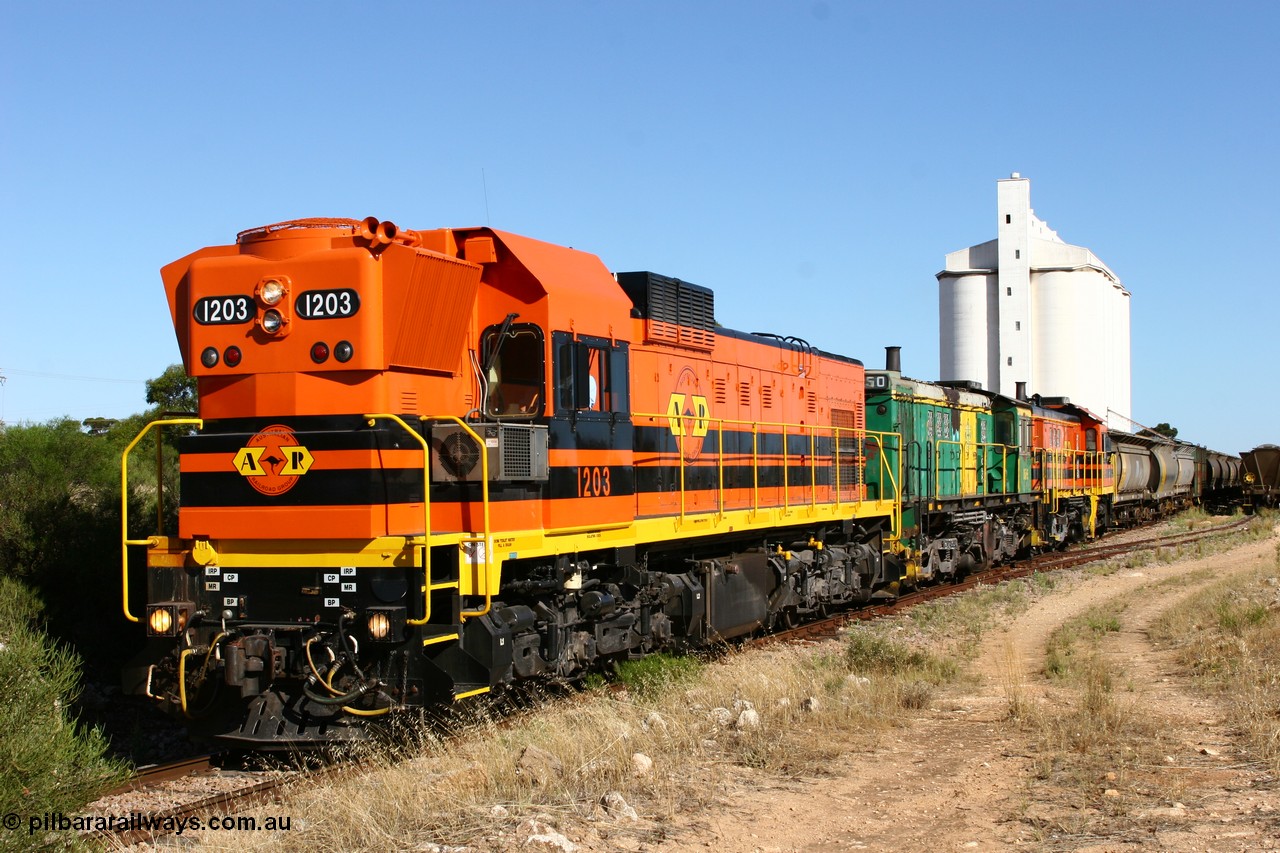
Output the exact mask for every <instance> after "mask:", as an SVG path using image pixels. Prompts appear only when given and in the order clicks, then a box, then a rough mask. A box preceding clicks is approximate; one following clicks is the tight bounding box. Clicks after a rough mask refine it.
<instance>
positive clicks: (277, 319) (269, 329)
mask: <svg viewBox="0 0 1280 853" xmlns="http://www.w3.org/2000/svg"><path fill="white" fill-rule="evenodd" d="M283 325H284V317H281V316H280V312H279V311H277V310H276V309H274V308H271V309H269V310H267V311H266V312H264V313H263V315H262V330H263V331H264V332H266V333H267V334H269V335H274V334H276V333H277V332H279V331H280V327H281V326H283Z"/></svg>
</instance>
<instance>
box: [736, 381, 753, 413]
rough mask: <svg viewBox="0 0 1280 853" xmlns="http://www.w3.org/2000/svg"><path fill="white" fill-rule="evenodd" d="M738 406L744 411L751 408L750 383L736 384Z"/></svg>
mask: <svg viewBox="0 0 1280 853" xmlns="http://www.w3.org/2000/svg"><path fill="white" fill-rule="evenodd" d="M738 405H739V406H741V407H742V408H744V409H750V408H751V383H749V382H739V383H738Z"/></svg>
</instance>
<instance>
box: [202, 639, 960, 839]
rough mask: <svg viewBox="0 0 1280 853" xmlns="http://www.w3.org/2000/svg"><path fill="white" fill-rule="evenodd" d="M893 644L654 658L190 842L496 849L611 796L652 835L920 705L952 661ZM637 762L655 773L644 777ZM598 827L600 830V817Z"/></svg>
mask: <svg viewBox="0 0 1280 853" xmlns="http://www.w3.org/2000/svg"><path fill="white" fill-rule="evenodd" d="M895 634H897V635H898V636H895ZM900 635H901V631H900V630H899V631H895V630H894V627H893V626H891V625H884V626H875V627H866V628H864V627H858V628H855V629H854V630H852V631H851V632H850V634H849V637H848V639H847V641H842V642H835V641H832V642H828V643H825V644H823V645H822V646H819V647H816V648H815V647H796V646H778V647H775V648H771V649H766V650H763V651H752V652H750V653H735V654H730V655H728V656H727V657H726V658H725V659H723V660H720V661H717V662H714V663H709V664H699V665H697V666H696V667H695V668H692V669H691V668H690V667H689V665H688V663H687V662H685V663H669V664H668V665H669V666H670V667H671V670H672V672H673V673H675V674H674V675H673V676H672V678H671V679H670V681H669V682H666V683H664V680H663V677H662V676H661V670H662V664H661V663H659V664H656V665H655V664H646V673H647V674H646V675H645V677H644V678H641V679H638V680H637V681H636V682H635V683H636V684H639V685H640V686H638V687H636V688H635V689H630V690H626V689H621V690H620V689H618V687H617V685H615V686H614V687H612V688H608V687H606V688H598V689H595V690H591V691H588V692H586V693H583V694H581V695H578V696H574V697H570V698H568V699H562V700H560V701H557V702H554V703H551V704H550V705H548V706H547V707H544V708H540V709H537V710H535V711H531V712H528V713H526V714H524V715H521V716H519V717H517V718H508V719H504V720H498V719H496V718H488V719H486V718H484V717H482V716H479V715H478V716H477V718H476V719H474V720H472V721H471V722H470V723H469V724H468V725H467V726H466V727H465V728H464V730H463V731H462V732H461V733H459V734H456V735H454V736H452V737H450V738H448V739H440V738H433V737H423V738H420V740H421V741H422V743H421V744H420V745H419V746H418V747H416V748H415V749H414V750H413V751H412V754H407V753H406V752H404V751H402V752H401V753H400V754H393V755H387V754H383V755H380V756H375V757H373V760H375V761H379V762H381V764H382V765H383V766H382V768H381V769H379V770H376V771H374V772H371V773H369V774H366V775H362V776H360V778H359V779H357V780H355V781H350V782H343V783H335V784H325V785H316V786H313V787H312V788H309V789H307V788H304V789H303V790H301V791H298V792H297V793H295V794H293V795H291V797H290V799H289V801H288V802H287V803H285V804H283V805H280V806H275V807H273V808H272V809H271V810H270V813H271V814H277V815H279V814H289V815H292V816H293V818H294V821H293V829H292V831H290V832H288V833H279V834H272V833H261V834H258V835H254V834H248V833H237V834H236V837H235V838H234V839H231V838H227V837H225V836H223V837H218V836H216V835H213V834H211V833H206V834H205V836H204V837H203V838H201V839H200V845H199V846H198V847H197V848H196V849H204V850H231V849H234V850H237V851H246V853H247V851H255V850H268V849H270V850H281V851H294V850H297V851H308V853H310V851H314V850H350V851H364V850H369V851H372V850H379V851H380V850H388V849H390V850H396V849H404V848H403V845H404V844H405V840H406V839H413V840H414V842H413V843H415V844H426V843H436V844H455V845H456V844H462V843H467V844H481V845H482V846H483V845H486V844H487V845H490V846H494V845H499V846H500V844H501V841H500V833H503V832H510V830H511V828H512V827H513V826H514V825H515V824H516V823H518V822H519V821H521V820H523V819H525V818H533V817H537V818H539V819H540V820H543V821H544V822H549V823H552V824H558V823H561V822H562V820H564V822H570V819H571V820H572V821H581V820H584V819H592V818H600V817H603V810H602V806H601V803H602V800H603V798H604V796H605V795H606V794H607V793H609V792H619V793H621V794H622V795H623V797H624V798H625V799H626V801H627V802H628V803H630V804H631V805H633V806H634V807H635V808H636V809H637V810H638V811H639V812H640V813H641V814H643V815H644V816H645V823H643V824H640V826H641V827H644V826H647V827H649V830H650V831H651V832H652V833H654V834H655V835H656V836H661V834H662V833H663V829H662V824H663V822H664V820H665V819H666V818H669V817H670V816H672V815H674V814H675V813H677V812H680V811H688V810H697V809H699V808H702V807H706V806H709V805H711V804H712V802H713V801H714V800H715V798H716V797H717V796H720V795H722V794H723V792H724V791H725V788H726V785H727V784H728V782H729V781H730V780H731V779H734V778H741V777H742V776H743V775H744V773H745V774H748V775H749V774H751V773H753V772H762V773H766V774H769V775H772V776H775V777H777V776H782V777H785V776H799V775H803V776H813V775H821V774H823V773H825V772H829V767H830V766H831V764H832V762H833V761H835V760H837V759H838V758H839V757H840V756H842V755H845V754H847V753H849V752H850V751H851V750H857V749H860V748H862V749H865V748H867V747H869V746H870V745H871V744H872V743H873V742H874V739H875V737H876V735H877V733H878V732H882V731H883V730H884V729H886V728H887V727H891V726H895V725H900V724H901V723H902V722H903V719H904V717H905V716H906V715H908V714H910V713H911V712H913V711H914V710H915V709H918V708H922V707H925V706H927V704H928V703H929V700H930V698H931V697H932V695H933V692H934V690H935V689H936V688H937V687H938V686H939V685H940V684H943V683H945V682H946V681H948V680H949V679H951V678H954V676H955V673H956V667H955V664H954V663H951V662H948V661H945V660H943V659H942V658H940V657H938V656H936V655H934V654H932V653H930V652H927V651H921V650H920V649H919V648H918V647H916V646H914V645H913V646H910V647H908V645H907V644H906V643H904V642H903V641H902V640H901V639H900ZM624 676H625V674H624ZM637 753H640V754H642V755H644V756H646V757H647V758H648V759H651V760H652V767H651V769H643V768H640V769H638V767H637V761H639V759H637V758H636V757H635V756H636V754H637ZM548 818H550V820H548ZM598 825H600V826H602V827H605V829H603V830H601V831H604V832H606V833H607V827H608V825H609V821H608V820H605V821H602V822H601V823H600V824H598ZM628 826H629V828H630V831H632V832H634V830H635V826H634V825H631V824H629V825H628Z"/></svg>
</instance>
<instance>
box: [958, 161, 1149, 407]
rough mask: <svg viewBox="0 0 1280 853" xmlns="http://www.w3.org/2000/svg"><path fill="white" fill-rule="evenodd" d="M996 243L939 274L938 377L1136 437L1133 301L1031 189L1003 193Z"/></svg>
mask: <svg viewBox="0 0 1280 853" xmlns="http://www.w3.org/2000/svg"><path fill="white" fill-rule="evenodd" d="M996 203H997V220H996V239H994V240H990V241H988V242H986V243H981V244H979V245H977V246H971V247H969V248H968V249H961V250H960V251H958V252H952V253H950V254H949V255H947V265H946V269H944V270H943V271H942V272H940V273H938V307H939V330H940V335H939V337H940V340H939V343H940V347H939V358H940V362H941V363H940V365H939V375H940V377H941V378H942V379H944V380H946V379H970V380H976V381H978V382H981V383H982V385H983V387H984V388H987V389H989V390H992V391H995V392H997V393H1000V394H1005V395H1009V396H1012V395H1013V394H1014V392H1015V389H1016V387H1017V383H1018V382H1025V383H1027V385H1026V387H1027V390H1028V393H1031V394H1041V395H1044V396H1054V397H1069V398H1070V399H1071V401H1072V402H1073V403H1075V404H1076V405H1079V406H1083V407H1084V408H1086V409H1089V410H1090V411H1092V412H1093V413H1094V414H1096V415H1098V416H1099V417H1103V418H1107V419H1108V421H1109V422H1111V423H1112V424H1113V425H1114V426H1116V427H1118V428H1120V429H1129V428H1130V425H1129V422H1128V418H1129V415H1130V414H1131V409H1130V383H1129V292H1128V291H1127V290H1125V288H1124V286H1123V285H1122V284H1121V283H1120V279H1119V278H1117V277H1116V275H1115V273H1113V272H1112V271H1111V270H1110V269H1109V268H1108V267H1107V265H1106V264H1104V263H1103V262H1102V261H1101V260H1099V259H1098V257H1097V256H1096V255H1094V254H1093V252H1091V251H1089V250H1088V249H1086V248H1084V247H1082V246H1072V245H1069V244H1067V243H1064V242H1063V241H1062V239H1061V238H1059V237H1058V235H1057V233H1055V232H1054V231H1053V229H1051V228H1050V227H1049V226H1048V225H1046V224H1045V223H1044V222H1043V221H1042V220H1040V219H1038V218H1037V217H1036V215H1035V212H1034V211H1033V210H1032V209H1031V182H1030V181H1028V180H1027V179H1026V178H1023V177H1021V176H1020V175H1018V174H1017V173H1016V172H1015V173H1014V174H1013V176H1012V177H1010V178H1009V179H1007V180H1001V181H998V182H997V184H996Z"/></svg>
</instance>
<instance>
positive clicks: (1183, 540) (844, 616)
mask: <svg viewBox="0 0 1280 853" xmlns="http://www.w3.org/2000/svg"><path fill="white" fill-rule="evenodd" d="M1249 521H1250V518H1248V517H1246V518H1241V519H1237V520H1234V521H1232V522H1230V523H1227V524H1222V525H1217V526H1214V527H1206V528H1203V529H1201V530H1196V531H1190V532H1187V533H1177V534H1168V535H1164V536H1156V537H1153V538H1151V539H1148V540H1139V541H1136V542H1135V541H1130V542H1124V543H1116V544H1099V545H1095V546H1090V547H1086V548H1081V549H1077V550H1073V551H1066V552H1048V553H1044V554H1039V555H1037V556H1035V557H1033V558H1031V559H1028V560H1024V561H1020V562H1018V563H1016V564H1012V565H1007V566H997V567H993V568H991V569H988V570H986V571H983V572H978V573H974V574H972V575H970V576H968V577H966V578H964V579H963V580H961V581H959V582H957V583H949V584H941V585H938V586H931V587H924V588H921V589H917V590H912V591H911V592H909V593H906V594H903V595H900V596H898V597H897V598H896V599H895V600H893V601H886V602H884V603H880V604H871V605H868V606H866V607H863V608H860V609H858V610H854V611H847V612H843V613H840V614H837V615H835V616H832V617H830V618H827V619H823V620H819V621H817V622H810V623H807V624H805V625H800V626H797V627H795V628H791V629H788V630H783V631H775V632H773V633H771V634H769V635H767V636H765V637H761V638H758V639H757V640H755V641H753V643H761V644H766V643H775V642H780V641H794V640H819V639H827V638H830V637H833V636H836V635H837V634H838V633H839V631H840V629H841V628H843V627H844V626H846V625H848V624H849V623H851V622H855V621H866V620H871V619H877V618H881V617H884V616H889V615H893V614H896V613H901V612H903V611H904V610H907V609H910V608H911V607H914V606H916V605H918V604H922V603H924V602H926V601H931V600H933V599H935V598H941V597H943V596H948V595H955V594H958V593H961V592H964V591H966V590H969V589H973V588H975V587H978V586H984V585H987V586H989V585H994V584H997V583H1000V582H1002V581H1006V580H1013V579H1016V578H1022V577H1026V576H1028V575H1030V574H1032V573H1034V572H1048V571H1059V570H1063V569H1068V568H1074V567H1077V566H1080V565H1084V564H1088V563H1093V562H1098V561H1101V560H1106V559H1110V558H1112V557H1116V556H1121V555H1125V554H1130V553H1134V552H1138V551H1155V550H1159V549H1160V548H1169V547H1177V546H1179V545H1185V544H1188V543H1191V542H1195V541H1198V540H1200V539H1205V538H1210V537H1213V536H1221V535H1225V534H1227V533H1230V532H1232V531H1234V530H1237V529H1239V528H1241V527H1243V526H1244V525H1246V524H1247V523H1248V522H1249ZM749 645H750V644H749ZM233 760H234V759H233V758H232V757H231V756H230V755H228V754H226V753H211V754H208V755H202V756H197V757H195V758H188V759H183V760H181V761H176V762H172V763H169V764H163V765H157V766H154V767H148V768H143V769H142V770H140V771H139V772H138V774H137V775H136V776H135V777H134V778H133V779H131V780H130V781H129V782H127V783H125V784H124V785H121V786H120V787H118V788H116V789H115V790H113V791H111V792H110V793H109V794H108V795H107V797H106V798H104V799H105V800H109V799H111V798H115V797H126V796H128V795H145V794H146V792H147V791H149V790H153V789H157V788H159V787H160V786H163V785H165V784H168V783H171V782H174V781H175V780H182V779H189V778H192V777H198V776H206V775H211V774H216V773H219V772H221V771H222V770H223V769H224V767H225V765H226V764H227V763H228V762H229V761H233ZM363 769H364V768H363V767H362V766H361V765H359V764H358V763H352V762H346V763H340V764H333V765H327V766H324V767H321V768H318V769H313V770H309V771H308V770H294V771H282V770H271V771H257V772H254V771H238V772H243V773H249V774H250V778H252V777H254V776H256V777H258V778H257V781H252V782H249V784H245V785H241V786H238V787H234V788H232V789H229V790H225V791H219V792H217V793H214V794H211V795H208V796H203V797H199V798H197V799H194V800H191V801H188V802H185V803H183V804H181V805H178V806H174V807H172V808H167V809H161V810H158V811H152V812H149V813H147V814H148V816H149V817H150V821H149V824H150V825H149V826H148V827H145V828H135V827H128V828H124V829H120V830H114V831H102V832H94V833H92V835H93V836H94V837H96V838H97V839H99V840H103V841H110V842H111V843H113V844H115V845H116V846H117V847H120V846H128V845H133V844H138V843H140V842H144V841H150V840H154V839H156V838H159V837H162V836H164V835H168V834H172V833H173V832H174V831H176V828H177V827H179V826H186V825H188V822H189V821H190V819H191V818H197V817H207V816H209V815H221V816H227V815H234V814H236V813H238V812H240V811H243V810H246V809H249V808H253V807H255V806H259V805H263V804H267V803H272V802H278V801H279V800H280V792H281V790H282V789H283V788H285V787H287V786H289V785H292V784H296V783H297V782H299V781H300V780H302V779H306V780H309V781H313V782H323V781H329V780H330V779H336V778H338V777H340V776H342V775H347V774H353V773H359V772H363ZM132 810H133V811H136V810H137V809H136V808H135V809H132ZM111 813H113V814H119V813H120V811H119V809H118V808H115V807H113V808H112V810H111Z"/></svg>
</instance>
